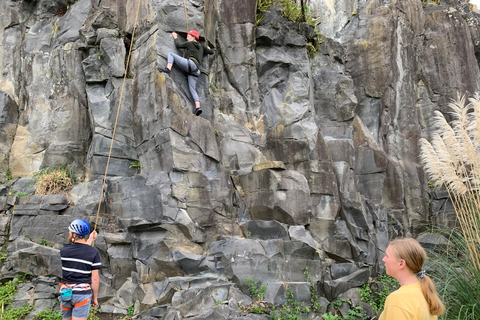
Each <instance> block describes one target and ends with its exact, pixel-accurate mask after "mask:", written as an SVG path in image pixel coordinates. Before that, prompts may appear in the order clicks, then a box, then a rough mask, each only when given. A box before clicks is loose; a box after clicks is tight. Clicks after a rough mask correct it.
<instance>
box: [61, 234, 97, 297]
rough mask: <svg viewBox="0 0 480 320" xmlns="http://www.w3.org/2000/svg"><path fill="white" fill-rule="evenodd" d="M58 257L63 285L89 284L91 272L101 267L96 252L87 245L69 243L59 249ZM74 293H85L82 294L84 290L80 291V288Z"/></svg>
mask: <svg viewBox="0 0 480 320" xmlns="http://www.w3.org/2000/svg"><path fill="white" fill-rule="evenodd" d="M60 257H61V259H62V283H65V284H91V283H92V270H98V269H100V268H101V267H102V262H101V261H100V254H99V253H98V250H97V249H95V248H94V247H92V246H89V245H87V244H82V243H71V244H69V245H66V246H65V247H63V248H62V249H60ZM74 290H75V289H74ZM75 291H82V292H81V293H87V292H83V291H86V290H84V289H81V286H79V287H78V290H75ZM88 291H90V290H88ZM77 293H80V292H77Z"/></svg>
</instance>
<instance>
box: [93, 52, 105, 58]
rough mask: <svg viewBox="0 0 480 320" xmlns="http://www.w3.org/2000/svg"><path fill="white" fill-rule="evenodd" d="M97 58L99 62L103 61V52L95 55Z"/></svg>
mask: <svg viewBox="0 0 480 320" xmlns="http://www.w3.org/2000/svg"><path fill="white" fill-rule="evenodd" d="M93 55H94V56H95V57H97V58H98V60H100V59H102V56H103V54H102V53H101V52H97V53H94V54H93Z"/></svg>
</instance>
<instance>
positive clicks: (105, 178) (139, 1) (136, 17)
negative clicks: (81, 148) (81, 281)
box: [92, 0, 142, 245]
mask: <svg viewBox="0 0 480 320" xmlns="http://www.w3.org/2000/svg"><path fill="white" fill-rule="evenodd" d="M141 2H142V0H138V7H137V14H136V16H135V24H134V25H133V31H132V40H131V42H130V43H131V44H130V49H129V50H128V56H127V63H126V64H125V73H124V75H123V83H122V91H121V92H120V100H119V101H118V107H117V116H116V117H115V125H114V126H113V133H112V142H111V143H110V151H109V152H108V159H107V166H106V167H105V175H104V176H103V183H102V191H101V192H100V200H99V201H98V210H97V218H96V219H95V228H94V230H95V231H96V230H97V223H98V216H99V214H100V207H101V204H102V199H103V191H104V190H105V181H106V180H107V173H108V165H109V164H110V156H111V154H112V148H113V141H114V139H115V132H116V131H117V122H118V115H119V114H120V105H121V104H122V98H123V89H124V88H125V81H126V79H127V70H128V66H129V64H130V56H131V54H132V48H133V40H134V38H135V29H136V28H137V21H138V12H139V11H140V3H141ZM92 245H93V244H92Z"/></svg>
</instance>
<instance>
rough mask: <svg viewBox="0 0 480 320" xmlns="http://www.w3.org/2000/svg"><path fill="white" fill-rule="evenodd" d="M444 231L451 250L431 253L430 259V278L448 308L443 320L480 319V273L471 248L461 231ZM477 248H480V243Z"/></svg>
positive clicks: (429, 252) (431, 251)
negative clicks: (470, 252)
mask: <svg viewBox="0 0 480 320" xmlns="http://www.w3.org/2000/svg"><path fill="white" fill-rule="evenodd" d="M441 232H443V235H444V236H446V237H447V238H448V240H449V241H450V246H449V248H448V249H447V250H445V249H444V248H442V249H441V250H428V256H429V257H430V260H431V268H430V269H431V271H429V275H431V277H432V279H433V280H434V281H435V283H436V288H437V290H438V294H439V296H440V298H441V299H442V300H443V302H444V304H445V307H446V312H445V314H444V315H443V316H442V319H443V320H454V319H455V320H456V319H462V320H474V319H480V308H479V306H478V301H479V299H480V286H479V283H480V271H479V270H478V269H477V268H476V266H475V263H473V261H472V260H471V259H472V258H471V256H470V255H469V254H468V247H469V246H468V245H467V243H466V241H465V238H464V236H463V234H462V232H461V231H460V230H458V229H454V230H443V231H441ZM475 246H476V247H477V249H480V248H479V247H480V244H479V242H476V243H475Z"/></svg>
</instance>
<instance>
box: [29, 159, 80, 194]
mask: <svg viewBox="0 0 480 320" xmlns="http://www.w3.org/2000/svg"><path fill="white" fill-rule="evenodd" d="M35 178H36V180H37V181H36V183H35V194H43V195H48V194H55V193H62V192H66V191H68V190H69V189H70V188H71V187H72V185H73V184H74V183H75V177H74V175H73V170H72V169H71V167H69V166H61V167H58V168H46V169H43V170H40V171H38V172H37V173H35Z"/></svg>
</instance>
